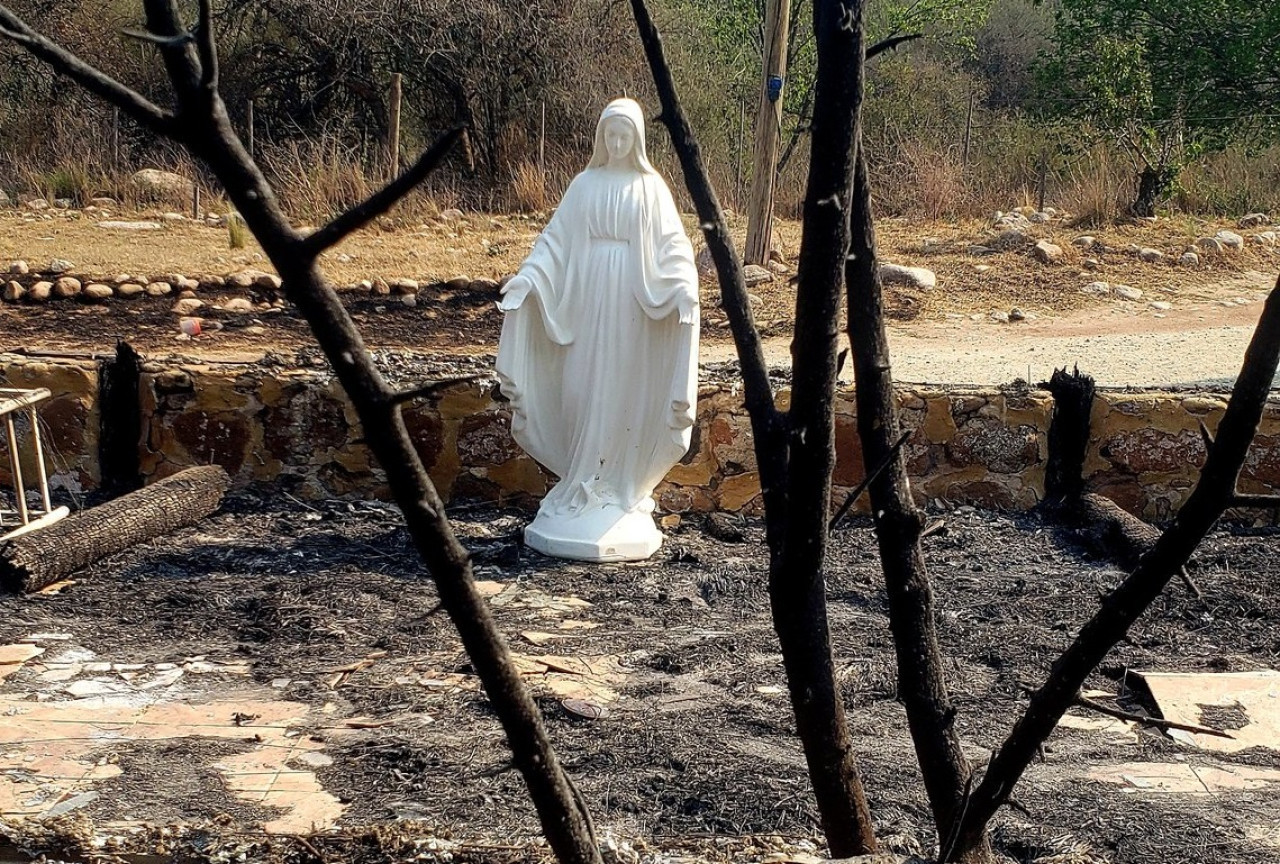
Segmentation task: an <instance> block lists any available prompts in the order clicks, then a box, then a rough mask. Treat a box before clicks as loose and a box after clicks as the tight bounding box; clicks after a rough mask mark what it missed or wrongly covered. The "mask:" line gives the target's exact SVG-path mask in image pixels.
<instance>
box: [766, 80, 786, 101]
mask: <svg viewBox="0 0 1280 864" xmlns="http://www.w3.org/2000/svg"><path fill="white" fill-rule="evenodd" d="M765 89H766V92H768V94H769V101H770V102H777V101H778V99H780V98H781V97H782V76H781V75H770V76H769V81H768V83H767V84H766V87H765Z"/></svg>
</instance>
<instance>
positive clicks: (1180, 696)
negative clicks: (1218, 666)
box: [1136, 669, 1280, 753]
mask: <svg viewBox="0 0 1280 864" xmlns="http://www.w3.org/2000/svg"><path fill="white" fill-rule="evenodd" d="M1136 674H1138V675H1139V677H1141V678H1142V679H1143V680H1144V681H1145V682H1146V684H1147V687H1148V688H1150V690H1151V695H1152V696H1153V697H1154V698H1155V700H1156V704H1157V705H1158V706H1159V708H1160V713H1161V714H1162V715H1163V716H1164V718H1165V719H1166V720H1176V721H1178V722H1181V723H1191V724H1195V725H1212V724H1206V723H1204V720H1203V718H1202V716H1201V715H1202V713H1203V709H1205V708H1215V707H1216V708H1232V709H1237V710H1238V711H1240V712H1242V714H1243V715H1244V716H1245V717H1247V719H1248V723H1247V725H1245V726H1243V727H1241V728H1239V729H1227V730H1224V731H1226V732H1229V733H1230V734H1231V736H1232V737H1231V738H1220V737H1218V736H1216V735H1201V734H1196V733H1193V732H1184V731H1181V730H1177V729H1173V730H1170V731H1169V735H1170V737H1172V738H1174V739H1175V740H1177V741H1181V742H1182V743H1184V744H1190V745H1192V746H1195V747H1200V748H1202V749H1205V750H1217V751H1220V752H1223V753H1234V752H1236V751H1238V750H1245V749H1248V748H1250V747H1268V748H1270V749H1272V750H1280V672H1277V671H1275V670H1273V669H1263V670H1259V671H1256V672H1209V673H1164V672H1161V673H1157V672H1140V673H1136Z"/></svg>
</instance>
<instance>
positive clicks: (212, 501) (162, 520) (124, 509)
mask: <svg viewBox="0 0 1280 864" xmlns="http://www.w3.org/2000/svg"><path fill="white" fill-rule="evenodd" d="M230 483H231V479H230V478H229V477H228V476H227V472H226V471H224V470H223V469H222V468H220V467H219V466H217V465H207V466H202V467H199V468H188V469H187V470H185V471H180V472H179V473H177V474H174V475H173V476H171V477H166V478H165V479H163V480H161V481H159V482H157V483H153V484H152V485H150V486H147V487H145V488H143V489H139V490H138V491H137V492H131V493H130V494H128V495H124V496H122V497H120V498H116V499H115V500H114V501H108V502H107V503H106V504H100V505H98V506H97V507H93V508H90V509H88V510H85V511H83V512H81V513H78V514H76V515H74V516H70V517H68V518H66V519H64V520H62V521H61V522H56V523H54V524H53V525H50V526H49V527H47V528H42V529H40V530H39V531H33V532H32V533H30V534H23V535H22V536H21V537H17V538H14V539H13V540H10V541H8V542H6V543H4V544H0V587H3V588H4V589H6V590H8V591H14V592H23V591H39V590H40V589H41V588H44V587H45V586H47V585H52V584H53V583H54V582H57V581H58V580H59V579H65V578H66V577H67V576H70V575H71V574H72V573H74V572H76V571H77V570H80V569H82V568H84V567H88V566H89V565H90V564H92V563H93V562H94V561H98V560H100V559H102V558H105V557H107V556H108V555H113V554H115V553H116V552H122V551H124V550H125V549H128V548H129V547H131V546H136V545H137V544H139V543H145V542H147V541H148V540H154V539H156V538H157V537H162V536H164V535H165V534H168V533H169V532H170V531H175V530H177V529H178V528H185V527H186V526H188V525H194V524H195V523H196V522H199V521H200V520H201V519H203V518H204V517H206V516H208V515H209V514H210V513H212V512H213V511H215V510H217V509H218V507H219V506H220V505H221V504H222V496H223V495H224V494H226V491H227V487H228V486H229V485H230Z"/></svg>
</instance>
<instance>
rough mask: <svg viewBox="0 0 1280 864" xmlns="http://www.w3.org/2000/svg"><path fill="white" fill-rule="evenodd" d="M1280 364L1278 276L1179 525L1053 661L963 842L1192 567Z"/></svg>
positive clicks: (1225, 502)
mask: <svg viewBox="0 0 1280 864" xmlns="http://www.w3.org/2000/svg"><path fill="white" fill-rule="evenodd" d="M1278 365H1280V280H1278V281H1277V283H1276V287H1275V289H1274V290H1273V291H1272V292H1271V294H1270V296H1269V297H1268V298H1267V302H1266V304H1265V306H1264V308H1263V311H1262V316H1261V318H1260V319H1259V321H1258V326H1257V329H1256V330H1255V331H1254V334H1253V338H1252V340H1251V341H1250V343H1249V347H1248V349H1247V351H1246V352H1245V357H1244V363H1243V366H1242V368H1241V370H1240V376H1239V377H1238V378H1237V379H1236V385H1235V388H1234V389H1233V390H1232V393H1231V399H1230V401H1229V402H1228V403H1227V410H1226V413H1225V414H1224V415H1223V417H1222V422H1221V423H1219V425H1218V434H1217V436H1216V437H1215V439H1214V443H1213V446H1212V447H1211V448H1210V449H1209V453H1208V456H1207V458H1206V459H1205V464H1204V468H1203V469H1202V470H1201V472H1200V479H1199V481H1198V482H1197V483H1196V487H1195V489H1194V490H1193V491H1192V493H1191V496H1190V498H1188V499H1187V503H1186V504H1185V505H1183V507H1182V509H1181V510H1179V511H1178V515H1177V517H1176V518H1175V519H1174V522H1173V525H1172V526H1170V527H1169V529H1168V530H1166V531H1165V532H1164V533H1163V534H1162V535H1161V536H1160V540H1159V541H1158V542H1157V543H1156V545H1155V547H1154V548H1152V549H1151V551H1149V552H1147V553H1146V554H1145V555H1143V556H1142V559H1141V561H1139V563H1138V566H1137V568H1136V569H1135V570H1134V571H1133V573H1132V574H1130V575H1129V576H1128V577H1127V578H1126V579H1125V580H1124V581H1123V582H1121V583H1120V585H1119V586H1118V587H1117V588H1116V589H1115V590H1114V591H1113V592H1111V594H1109V595H1108V596H1107V597H1106V598H1105V599H1104V600H1103V602H1102V605H1101V607H1100V608H1099V609H1098V611H1097V612H1096V613H1094V615H1093V617H1092V618H1090V619H1089V621H1088V622H1087V623H1086V624H1085V625H1084V627H1083V628H1082V629H1081V630H1080V633H1079V634H1078V635H1077V636H1076V638H1075V640H1074V641H1073V642H1072V643H1071V646H1070V647H1069V648H1068V649H1067V650H1066V651H1065V652H1064V653H1063V655H1062V656H1061V657H1059V658H1058V660H1057V662H1056V663H1054V665H1053V669H1052V671H1051V672H1050V674H1049V677H1048V679H1047V680H1046V681H1045V683H1044V684H1043V685H1042V686H1041V687H1040V688H1039V689H1038V690H1037V691H1036V692H1035V693H1034V694H1032V696H1031V701H1030V704H1029V705H1028V706H1027V709H1026V711H1025V712H1024V713H1023V715H1022V716H1021V717H1020V718H1019V719H1018V722H1017V723H1016V724H1015V725H1014V727H1013V730H1012V732H1010V734H1009V737H1008V738H1007V739H1005V742H1004V743H1003V744H1002V745H1001V746H1000V748H999V750H998V751H997V753H996V756H995V758H994V759H993V760H992V762H991V767H990V768H989V769H988V770H987V773H986V775H985V776H984V777H983V778H982V783H981V784H979V786H978V789H977V790H976V791H975V792H974V800H973V804H972V806H971V807H970V809H969V812H968V814H966V818H965V820H964V823H965V824H964V836H963V837H962V842H961V846H962V847H964V846H965V845H972V844H974V843H978V842H980V841H982V840H984V839H985V833H986V826H987V823H988V822H990V820H991V817H992V816H994V815H995V813H996V811H997V810H999V808H1000V807H1001V806H1002V805H1003V804H1004V803H1005V802H1006V801H1007V800H1008V797H1009V795H1010V793H1011V792H1012V791H1013V788H1014V785H1015V784H1016V783H1017V782H1018V780H1019V779H1020V778H1021V777H1022V774H1023V772H1024V771H1026V768H1027V766H1028V765H1029V764H1030V763H1031V760H1032V759H1033V758H1034V757H1035V752H1036V748H1037V747H1039V746H1040V744H1041V743H1042V742H1043V741H1045V740H1046V739H1047V738H1048V736H1049V734H1050V733H1051V732H1052V731H1053V728H1054V727H1055V726H1056V725H1057V724H1058V721H1059V720H1060V719H1061V718H1062V715H1063V713H1064V712H1065V711H1066V710H1067V708H1069V707H1070V706H1071V705H1072V704H1073V702H1074V701H1075V698H1076V695H1077V693H1078V692H1079V691H1080V688H1081V686H1082V685H1083V684H1084V681H1085V679H1086V678H1087V677H1088V676H1089V674H1090V673H1092V671H1093V670H1094V669H1095V668H1097V666H1098V664H1099V663H1101V662H1102V660H1103V658H1104V657H1106V655H1107V653H1108V652H1109V651H1110V650H1111V649H1112V648H1113V647H1114V646H1115V645H1116V643H1117V642H1119V641H1120V640H1121V639H1123V638H1124V637H1125V635H1126V634H1127V633H1128V632H1129V629H1130V628H1131V627H1132V626H1133V625H1134V623H1136V622H1137V620H1138V618H1139V617H1140V616H1141V615H1142V614H1143V613H1144V612H1145V611H1146V609H1147V607H1149V606H1150V605H1151V603H1152V602H1153V601H1154V600H1155V598H1156V597H1158V596H1159V595H1160V593H1161V591H1163V590H1164V588H1165V586H1166V585H1167V584H1168V582H1169V580H1171V579H1172V578H1173V577H1174V576H1176V575H1177V574H1178V572H1179V571H1180V570H1181V569H1182V568H1183V567H1184V566H1185V565H1186V563H1187V561H1188V560H1189V559H1190V558H1191V555H1192V553H1193V552H1194V551H1195V549H1196V547H1197V546H1198V545H1199V544H1200V541H1201V540H1203V539H1204V536H1205V535H1206V534H1207V533H1208V532H1209V529H1210V528H1212V527H1213V525H1214V523H1216V522H1217V521H1218V519H1219V517H1221V515H1222V513H1223V511H1225V510H1226V509H1227V508H1229V507H1230V506H1232V501H1233V500H1234V499H1235V498H1236V494H1235V485H1236V480H1237V478H1238V477H1239V474H1240V470H1241V468H1242V467H1243V466H1244V462H1245V457H1246V456H1247V454H1248V451H1249V446H1250V445H1251V444H1252V442H1253V437H1254V435H1255V433H1256V432H1257V429H1258V424H1259V422H1261V420H1262V412H1263V409H1264V408H1265V406H1266V402H1267V397H1268V396H1269V394H1270V392H1271V385H1272V382H1273V381H1274V380H1275V376H1276V369H1277V366H1278Z"/></svg>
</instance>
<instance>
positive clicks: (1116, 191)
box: [1063, 148, 1128, 228]
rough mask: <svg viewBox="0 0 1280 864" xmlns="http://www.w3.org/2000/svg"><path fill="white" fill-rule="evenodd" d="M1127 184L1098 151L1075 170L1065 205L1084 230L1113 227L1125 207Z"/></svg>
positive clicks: (1109, 161)
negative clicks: (1123, 202)
mask: <svg viewBox="0 0 1280 864" xmlns="http://www.w3.org/2000/svg"><path fill="white" fill-rule="evenodd" d="M1127 192H1128V184H1126V183H1124V182H1123V181H1122V180H1121V179H1120V178H1119V177H1117V176H1116V171H1115V168H1114V166H1113V165H1112V163H1111V158H1110V156H1109V155H1108V153H1107V151H1106V150H1104V149H1101V148H1099V149H1096V150H1094V152H1093V153H1091V154H1090V155H1089V158H1088V159H1087V160H1086V161H1085V162H1084V163H1082V164H1081V165H1080V166H1078V167H1076V168H1073V169H1072V172H1071V177H1070V182H1069V183H1068V185H1067V191H1066V194H1065V195H1064V196H1063V204H1064V205H1065V206H1066V209H1067V210H1069V211H1070V212H1071V213H1072V214H1073V215H1074V217H1075V224H1076V225H1078V226H1080V227H1082V228H1101V227H1104V226H1108V225H1114V224H1115V223H1116V222H1117V221H1118V220H1119V219H1120V214H1121V211H1122V208H1123V204H1122V197H1123V196H1124V195H1125V194H1126V193H1127Z"/></svg>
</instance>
